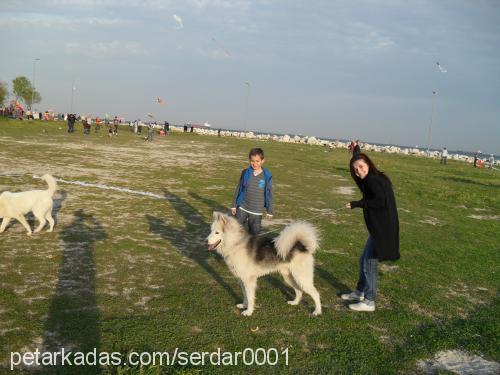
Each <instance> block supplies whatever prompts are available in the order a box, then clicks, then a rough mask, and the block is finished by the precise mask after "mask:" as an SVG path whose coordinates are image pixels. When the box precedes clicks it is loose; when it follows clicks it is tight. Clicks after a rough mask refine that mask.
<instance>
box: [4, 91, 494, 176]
mask: <svg viewBox="0 0 500 375" xmlns="http://www.w3.org/2000/svg"><path fill="white" fill-rule="evenodd" d="M0 116H4V117H9V118H16V119H19V120H42V121H66V122H67V126H68V130H67V131H68V133H74V132H75V124H76V123H77V122H81V124H82V129H83V134H85V135H89V134H90V133H91V130H92V125H95V126H94V132H95V133H98V132H99V131H100V130H101V129H102V127H103V125H105V126H106V127H107V129H108V135H109V137H112V136H117V135H118V127H119V125H121V124H124V123H125V120H124V119H123V118H120V117H118V116H114V118H113V119H110V118H109V116H108V115H105V116H104V118H100V117H99V116H92V115H77V114H75V113H68V114H65V113H56V112H54V111H53V110H46V111H44V112H38V111H31V110H26V111H25V110H24V108H23V107H22V106H21V105H19V104H18V103H17V102H14V101H13V102H11V103H10V104H9V105H8V106H6V107H4V108H0ZM130 125H131V126H132V130H133V132H134V134H142V128H143V127H144V126H146V128H147V136H146V137H145V138H144V139H145V140H146V141H147V142H149V143H151V142H153V134H154V129H155V128H158V127H159V125H158V123H157V122H156V121H154V122H150V123H143V122H142V121H141V120H139V119H137V120H134V121H131V122H130ZM183 131H184V133H187V132H190V133H193V132H194V126H193V125H191V124H184V126H183ZM159 133H160V136H166V135H168V134H169V133H170V123H169V122H167V121H165V122H164V124H163V128H162V129H161V130H160V132H159ZM217 135H218V136H219V137H220V136H221V129H218V131H217ZM347 148H348V151H349V152H350V153H352V156H356V155H358V154H360V153H361V142H360V140H359V139H356V140H351V142H350V143H349V145H348V147H347ZM448 156H449V153H448V150H447V148H446V147H444V148H443V149H442V151H441V159H440V164H443V165H446V164H447V161H448ZM494 165H495V156H494V155H493V154H490V155H489V157H487V156H485V157H482V153H481V151H480V150H478V151H477V152H476V153H475V154H474V163H473V166H474V168H483V167H485V166H488V168H489V169H495V167H494Z"/></svg>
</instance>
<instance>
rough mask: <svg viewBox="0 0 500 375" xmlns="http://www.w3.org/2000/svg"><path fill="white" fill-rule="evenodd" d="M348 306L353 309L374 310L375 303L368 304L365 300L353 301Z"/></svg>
mask: <svg viewBox="0 0 500 375" xmlns="http://www.w3.org/2000/svg"><path fill="white" fill-rule="evenodd" d="M349 308H350V309H351V310H354V311H375V303H373V304H368V303H366V302H365V301H361V302H358V303H353V304H352V305H349Z"/></svg>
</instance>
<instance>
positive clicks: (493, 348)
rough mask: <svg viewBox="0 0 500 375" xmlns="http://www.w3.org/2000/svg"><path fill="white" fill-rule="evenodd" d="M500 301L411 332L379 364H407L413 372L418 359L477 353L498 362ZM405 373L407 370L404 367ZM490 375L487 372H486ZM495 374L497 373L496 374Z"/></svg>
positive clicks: (381, 358)
mask: <svg viewBox="0 0 500 375" xmlns="http://www.w3.org/2000/svg"><path fill="white" fill-rule="evenodd" d="M499 316H500V299H499V298H498V297H496V298H495V299H494V300H493V301H492V302H491V303H489V304H488V305H483V306H481V307H478V308H477V309H475V310H474V311H472V312H470V314H469V315H468V316H467V317H465V318H455V319H453V320H450V321H442V320H438V319H436V320H434V321H433V322H430V323H427V324H422V325H419V326H417V327H416V328H415V329H414V330H412V331H410V332H408V333H407V334H406V336H405V338H404V339H402V340H401V342H398V341H396V342H395V347H394V349H393V350H388V351H386V352H385V353H384V355H382V356H380V357H379V358H377V361H381V365H382V363H383V362H386V363H390V362H392V363H400V364H406V366H408V369H412V368H413V367H414V364H415V362H416V360H417V359H418V358H430V357H433V356H434V355H435V354H437V352H439V351H441V350H456V349H460V350H463V351H467V352H471V353H477V354H479V355H480V356H482V357H485V358H486V359H490V358H492V359H493V360H495V361H498V358H499V355H500V351H499V349H498V348H499V347H498V317H499ZM402 370H403V372H404V370H405V368H404V367H402ZM485 373H486V372H485ZM492 373H493V372H492Z"/></svg>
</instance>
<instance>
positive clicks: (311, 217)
mask: <svg viewBox="0 0 500 375" xmlns="http://www.w3.org/2000/svg"><path fill="white" fill-rule="evenodd" d="M345 208H346V207H345V206H342V207H339V208H336V209H334V210H332V211H330V212H328V213H324V212H321V213H319V214H316V215H313V216H310V217H308V218H307V219H304V220H300V221H313V220H315V219H316V218H318V217H320V216H325V215H328V214H332V213H336V212H338V211H340V210H343V209H345ZM280 231H281V229H273V230H269V231H267V232H262V233H259V236H263V235H266V234H270V233H278V232H280Z"/></svg>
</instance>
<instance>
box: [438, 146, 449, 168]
mask: <svg viewBox="0 0 500 375" xmlns="http://www.w3.org/2000/svg"><path fill="white" fill-rule="evenodd" d="M447 160H448V150H447V149H446V147H443V151H441V161H440V162H439V164H444V165H446V161H447Z"/></svg>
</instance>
